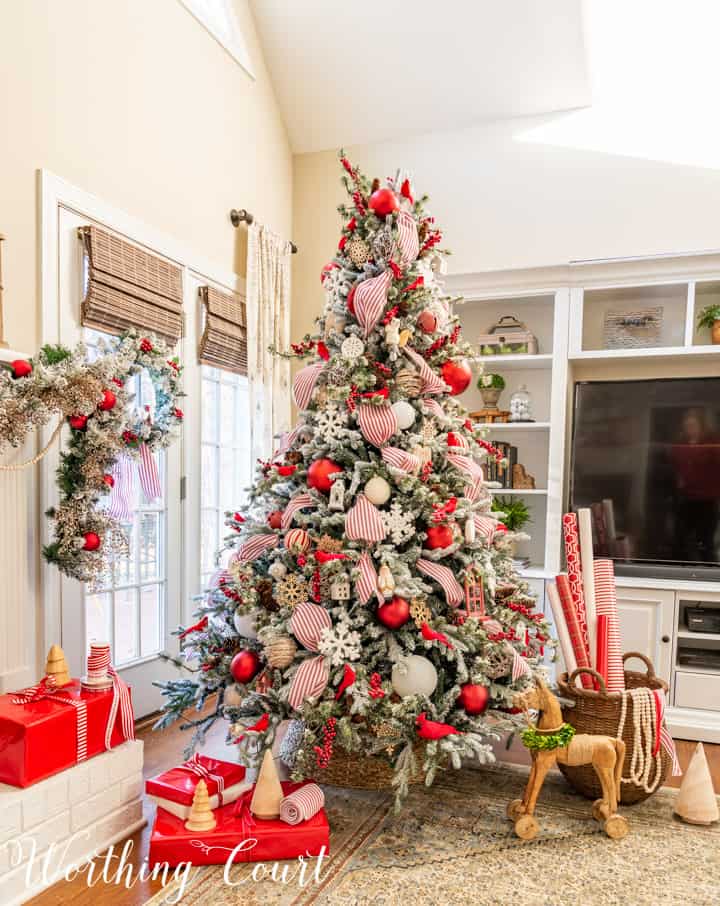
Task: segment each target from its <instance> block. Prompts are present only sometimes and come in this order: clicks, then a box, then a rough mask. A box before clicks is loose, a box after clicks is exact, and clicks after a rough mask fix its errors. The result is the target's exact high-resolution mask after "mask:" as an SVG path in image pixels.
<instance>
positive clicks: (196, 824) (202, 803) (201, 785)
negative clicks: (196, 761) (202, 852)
mask: <svg viewBox="0 0 720 906" xmlns="http://www.w3.org/2000/svg"><path fill="white" fill-rule="evenodd" d="M216 824H217V821H216V820H215V815H213V811H212V809H211V808H210V796H209V795H208V788H207V784H206V783H205V781H204V780H198V784H197V786H196V787H195V794H194V795H193V801H192V806H191V808H190V814H189V815H188V819H187V821H186V822H185V829H186V830H189V831H197V832H201V831H209V830H212V829H213V828H214V827H215V825H216Z"/></svg>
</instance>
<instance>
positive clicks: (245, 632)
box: [233, 613, 258, 639]
mask: <svg viewBox="0 0 720 906" xmlns="http://www.w3.org/2000/svg"><path fill="white" fill-rule="evenodd" d="M233 624H234V626H235V631H236V632H237V634H238V635H240V636H242V637H243V638H244V639H256V638H257V637H258V634H257V625H256V623H255V614H252V613H245V614H243V613H235V614H234V615H233Z"/></svg>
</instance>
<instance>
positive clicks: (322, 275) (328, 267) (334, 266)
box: [320, 261, 339, 283]
mask: <svg viewBox="0 0 720 906" xmlns="http://www.w3.org/2000/svg"><path fill="white" fill-rule="evenodd" d="M338 267H339V265H338V264H336V263H335V262H334V261H331V262H330V263H329V264H326V265H325V267H324V268H323V269H322V270H321V271H320V282H321V283H324V282H325V278H326V277H327V275H328V274H329V273H330V271H334V270H337V269H338Z"/></svg>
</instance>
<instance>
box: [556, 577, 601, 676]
mask: <svg viewBox="0 0 720 906" xmlns="http://www.w3.org/2000/svg"><path fill="white" fill-rule="evenodd" d="M555 584H556V585H557V591H558V595H559V596H560V604H561V606H562V612H563V616H564V617H565V626H566V628H567V633H568V636H569V637H570V644H571V645H572V650H573V654H574V655H575V663H576V664H577V665H578V667H589V666H590V657H589V654H588V650H587V647H586V644H585V639H584V638H583V634H582V628H581V626H580V620H579V619H578V614H577V611H576V609H575V601H574V600H573V595H572V592H571V590H570V582H569V580H568V577H567V576H565V575H559V576H558V577H557V578H556V580H555ZM580 680H581V682H582V684H583V686H584V687H585V688H586V689H592V688H593V681H592V677H591V676H590V675H589V674H587V673H583V674H581V676H580Z"/></svg>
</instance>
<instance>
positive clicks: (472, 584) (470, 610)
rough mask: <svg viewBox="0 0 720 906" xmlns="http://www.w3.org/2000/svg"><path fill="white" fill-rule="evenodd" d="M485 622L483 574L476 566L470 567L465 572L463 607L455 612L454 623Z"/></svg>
mask: <svg viewBox="0 0 720 906" xmlns="http://www.w3.org/2000/svg"><path fill="white" fill-rule="evenodd" d="M468 619H473V620H481V621H485V620H487V619H488V617H487V616H486V615H485V590H484V588H483V574H482V571H481V570H480V569H478V568H477V567H476V566H470V567H468V569H467V570H466V571H465V607H464V608H460V609H459V610H458V612H457V617H456V621H457V622H458V623H464V622H465V620H468Z"/></svg>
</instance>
